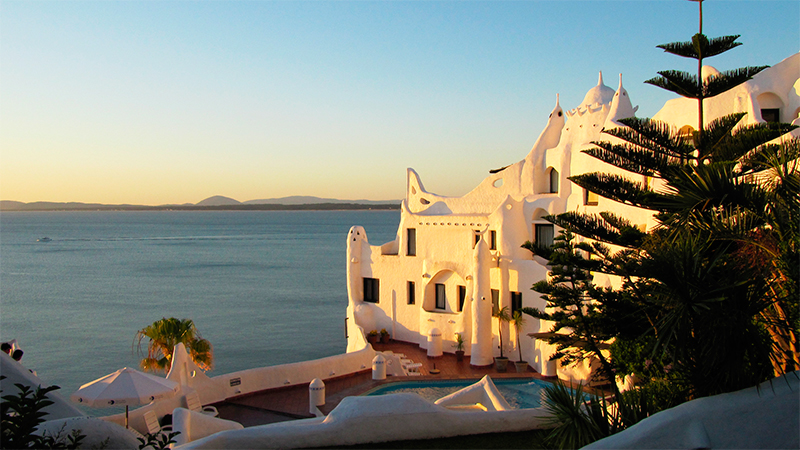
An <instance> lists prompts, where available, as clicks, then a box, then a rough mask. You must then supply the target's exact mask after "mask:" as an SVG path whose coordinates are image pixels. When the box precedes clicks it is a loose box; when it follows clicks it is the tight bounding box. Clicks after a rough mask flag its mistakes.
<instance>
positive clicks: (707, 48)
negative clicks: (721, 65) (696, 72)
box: [656, 34, 742, 59]
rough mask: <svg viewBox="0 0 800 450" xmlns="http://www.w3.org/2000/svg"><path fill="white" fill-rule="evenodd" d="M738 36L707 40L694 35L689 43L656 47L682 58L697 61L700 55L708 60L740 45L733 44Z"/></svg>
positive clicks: (702, 36)
mask: <svg viewBox="0 0 800 450" xmlns="http://www.w3.org/2000/svg"><path fill="white" fill-rule="evenodd" d="M740 36H741V35H739V34H737V35H734V36H721V37H716V38H712V39H710V40H709V39H708V38H707V37H706V36H705V35H702V34H696V35H694V36H693V37H692V40H691V41H689V42H670V43H668V44H661V45H657V46H656V47H658V48H660V49H663V50H664V51H665V52H667V53H672V54H673V55H677V56H682V57H684V58H693V59H699V58H700V56H701V55H702V57H703V58H710V57H712V56H716V55H719V54H721V53H724V52H727V51H728V50H730V49H732V48H736V47H738V46H740V45H742V43H741V42H735V41H736V39H739V37H740ZM698 48H699V50H700V51H698Z"/></svg>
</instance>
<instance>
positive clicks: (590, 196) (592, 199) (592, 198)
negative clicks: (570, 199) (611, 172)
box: [583, 189, 599, 206]
mask: <svg viewBox="0 0 800 450" xmlns="http://www.w3.org/2000/svg"><path fill="white" fill-rule="evenodd" d="M598 200H599V197H598V195H597V194H595V193H594V192H592V191H590V190H588V189H584V190H583V204H584V205H588V206H597V201H598Z"/></svg>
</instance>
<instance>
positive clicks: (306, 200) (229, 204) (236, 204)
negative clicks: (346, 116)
mask: <svg viewBox="0 0 800 450" xmlns="http://www.w3.org/2000/svg"><path fill="white" fill-rule="evenodd" d="M399 208H400V200H386V201H377V200H339V199H334V198H320V197H311V196H300V195H294V196H290V197H281V198H268V199H261V200H248V201H246V202H240V201H238V200H235V199H232V198H230V197H224V196H221V195H215V196H213V197H209V198H207V199H205V200H202V201H200V202H197V203H184V204H182V205H158V206H148V205H129V204H121V205H107V204H102V203H79V202H66V203H60V202H31V203H23V202H16V201H12V200H0V211H155V210H336V209H399Z"/></svg>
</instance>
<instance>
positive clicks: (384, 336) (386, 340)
mask: <svg viewBox="0 0 800 450" xmlns="http://www.w3.org/2000/svg"><path fill="white" fill-rule="evenodd" d="M388 343H389V335H388V334H382V335H381V344H388Z"/></svg>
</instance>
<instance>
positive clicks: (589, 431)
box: [542, 381, 687, 449]
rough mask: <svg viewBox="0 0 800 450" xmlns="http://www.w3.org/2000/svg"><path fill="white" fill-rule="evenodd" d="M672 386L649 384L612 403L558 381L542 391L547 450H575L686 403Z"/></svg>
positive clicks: (682, 396) (683, 395) (678, 391)
mask: <svg viewBox="0 0 800 450" xmlns="http://www.w3.org/2000/svg"><path fill="white" fill-rule="evenodd" d="M675 386H677V385H676V384H674V383H664V382H661V381H652V382H649V383H647V384H645V385H643V386H641V387H638V388H636V389H632V390H629V391H626V392H624V393H622V394H621V395H620V396H619V397H618V398H617V399H616V400H609V399H607V398H604V397H601V396H592V395H587V394H586V393H585V392H584V391H583V387H582V386H577V388H575V389H571V388H569V387H567V386H566V385H564V384H563V383H562V382H561V381H558V382H556V383H555V384H553V385H552V386H548V387H546V388H545V389H544V398H543V402H542V403H543V407H544V409H545V410H546V411H548V412H549V413H550V414H549V416H548V419H547V421H548V422H547V426H548V428H549V429H550V432H549V434H548V435H547V436H546V437H545V445H546V446H547V448H556V449H576V448H581V447H584V446H586V445H588V444H591V443H592V442H594V441H596V440H599V439H602V438H605V437H608V436H611V435H612V434H615V433H618V432H620V431H622V430H624V429H626V428H628V427H631V426H633V425H635V424H636V423H638V422H640V421H642V420H644V419H646V418H647V417H649V416H651V415H653V414H655V413H657V412H660V411H663V410H665V409H668V408H672V407H674V406H677V405H679V404H681V403H683V402H685V401H686V400H687V397H686V395H685V393H684V392H683V391H681V390H680V389H676V388H675Z"/></svg>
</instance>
